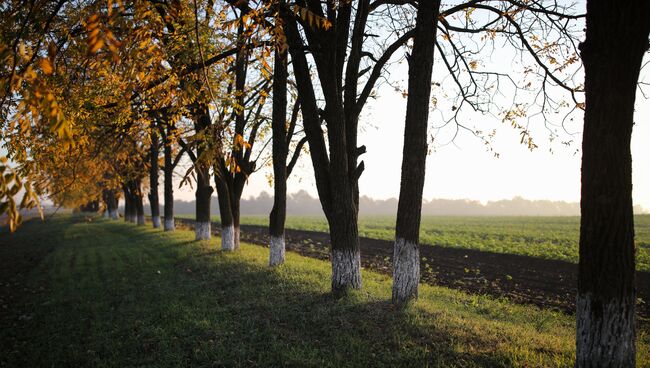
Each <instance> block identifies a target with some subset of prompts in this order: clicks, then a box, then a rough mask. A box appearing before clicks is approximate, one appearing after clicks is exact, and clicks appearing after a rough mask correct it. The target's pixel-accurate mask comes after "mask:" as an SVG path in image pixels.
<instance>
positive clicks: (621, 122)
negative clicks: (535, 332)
mask: <svg viewBox="0 0 650 368" xmlns="http://www.w3.org/2000/svg"><path fill="white" fill-rule="evenodd" d="M649 15H650V3H649V2H647V1H643V0H636V1H626V2H614V1H594V0H589V1H587V28H586V38H585V41H584V42H583V43H582V44H581V45H580V50H581V54H582V59H583V62H584V67H585V92H586V101H585V116H584V131H583V140H582V191H581V196H582V198H581V203H580V207H581V214H582V217H581V221H580V261H579V271H578V297H577V300H576V319H577V332H576V367H634V366H635V354H636V349H635V339H636V338H635V314H634V313H635V312H634V311H635V303H636V296H635V287H634V278H635V276H634V274H635V258H634V257H635V251H634V218H633V215H632V175H631V172H632V168H631V166H632V159H631V153H630V138H631V134H632V127H633V125H634V100H635V93H636V88H637V80H638V77H639V70H640V68H641V62H642V59H643V56H644V54H645V53H646V51H647V50H648V36H649V33H650V22H648V16H649Z"/></svg>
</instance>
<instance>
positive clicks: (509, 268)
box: [176, 219, 650, 322]
mask: <svg viewBox="0 0 650 368" xmlns="http://www.w3.org/2000/svg"><path fill="white" fill-rule="evenodd" d="M176 221H177V223H183V224H185V225H187V226H191V224H192V221H191V220H186V219H177V220H176ZM213 230H214V232H215V233H218V232H219V226H218V224H214V225H213ZM267 232H268V229H267V228H266V227H262V226H250V225H242V226H241V237H242V240H244V241H247V242H250V243H254V244H259V245H264V246H267V245H268V242H267ZM286 241H287V249H288V250H290V251H294V252H298V253H300V254H302V255H305V256H309V257H314V258H319V259H329V245H330V239H329V234H327V233H322V232H315V231H301V230H291V229H287V230H286ZM360 242H361V262H362V265H363V267H366V268H371V269H373V270H378V271H380V272H384V273H387V274H390V273H391V272H392V256H393V243H392V242H389V241H385V240H377V239H370V238H360ZM420 256H421V258H422V261H421V273H422V282H426V283H429V284H433V285H440V286H446V287H450V288H454V289H460V290H463V291H467V292H471V293H478V294H489V295H493V296H496V297H505V298H508V299H509V300H512V301H514V302H516V303H522V304H534V305H537V306H539V307H543V308H552V309H557V310H560V311H563V312H567V313H573V312H574V309H575V305H574V299H575V295H576V291H577V284H576V276H577V265H575V264H572V263H568V262H562V261H555V260H548V259H542V258H535V257H527V256H520V255H514V254H500V253H489V252H481V251H476V250H468V249H456V248H446V247H438V246H429V245H427V246H422V247H420ZM637 297H638V298H639V302H638V304H637V313H638V315H639V317H641V319H642V320H644V321H645V322H647V321H648V319H650V305H649V303H650V273H648V272H637Z"/></svg>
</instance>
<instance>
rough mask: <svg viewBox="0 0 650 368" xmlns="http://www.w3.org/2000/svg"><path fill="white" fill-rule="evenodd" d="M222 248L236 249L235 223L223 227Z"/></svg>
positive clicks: (228, 250) (227, 249) (230, 250)
mask: <svg viewBox="0 0 650 368" xmlns="http://www.w3.org/2000/svg"><path fill="white" fill-rule="evenodd" d="M221 250H224V251H227V252H232V251H234V250H235V227H234V226H233V225H228V226H222V227H221Z"/></svg>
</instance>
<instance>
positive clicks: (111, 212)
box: [105, 189, 120, 220]
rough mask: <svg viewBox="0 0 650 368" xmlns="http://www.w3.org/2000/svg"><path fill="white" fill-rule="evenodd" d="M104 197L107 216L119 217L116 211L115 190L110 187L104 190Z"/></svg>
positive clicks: (114, 218) (115, 218)
mask: <svg viewBox="0 0 650 368" xmlns="http://www.w3.org/2000/svg"><path fill="white" fill-rule="evenodd" d="M105 198H106V212H107V213H108V218H111V219H113V220H117V219H119V218H120V215H119V213H118V212H117V197H116V196H115V192H114V191H113V190H112V189H106V190H105Z"/></svg>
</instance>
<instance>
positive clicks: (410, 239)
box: [393, 0, 440, 304]
mask: <svg viewBox="0 0 650 368" xmlns="http://www.w3.org/2000/svg"><path fill="white" fill-rule="evenodd" d="M439 8H440V0H420V1H419V4H418V11H417V18H416V22H415V36H414V39H413V50H412V52H411V56H410V57H409V59H408V62H409V77H408V100H407V103H406V123H405V125H404V151H403V154H402V179H401V184H400V192H399V202H398V205H397V224H396V226H395V248H394V252H393V302H394V303H398V304H402V303H405V302H407V301H408V300H409V299H411V298H417V296H418V282H419V281H420V252H419V249H418V241H419V237H420V215H421V210H422V190H423V188H424V172H425V167H426V158H427V153H428V149H427V137H428V135H427V128H428V123H429V98H430V95H431V73H432V70H433V52H434V44H435V41H434V40H435V37H436V26H437V19H438V11H439Z"/></svg>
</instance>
